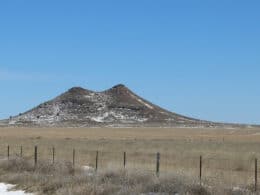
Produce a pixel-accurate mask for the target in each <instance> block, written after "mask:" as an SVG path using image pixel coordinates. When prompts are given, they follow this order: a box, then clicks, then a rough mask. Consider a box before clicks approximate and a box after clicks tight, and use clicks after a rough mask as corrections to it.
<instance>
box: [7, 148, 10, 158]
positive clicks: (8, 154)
mask: <svg viewBox="0 0 260 195" xmlns="http://www.w3.org/2000/svg"><path fill="white" fill-rule="evenodd" d="M9 158H10V146H9V145H8V146H7V159H8V160H9Z"/></svg>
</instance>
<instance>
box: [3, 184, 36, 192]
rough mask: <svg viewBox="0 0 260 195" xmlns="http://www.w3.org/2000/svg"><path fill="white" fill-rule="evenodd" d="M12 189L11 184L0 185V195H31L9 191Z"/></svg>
mask: <svg viewBox="0 0 260 195" xmlns="http://www.w3.org/2000/svg"><path fill="white" fill-rule="evenodd" d="M13 187H14V185H11V184H5V183H0V194H1V195H33V194H29V193H25V192H24V191H21V190H16V191H9V190H11V189H12V188H13Z"/></svg>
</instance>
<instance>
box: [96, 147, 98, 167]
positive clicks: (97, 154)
mask: <svg viewBox="0 0 260 195" xmlns="http://www.w3.org/2000/svg"><path fill="white" fill-rule="evenodd" d="M97 170H98V151H97V153H96V172H97Z"/></svg>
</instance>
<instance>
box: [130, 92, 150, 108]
mask: <svg viewBox="0 0 260 195" xmlns="http://www.w3.org/2000/svg"><path fill="white" fill-rule="evenodd" d="M130 95H131V96H132V97H133V98H135V99H136V100H137V101H138V102H140V103H141V104H143V105H145V106H146V107H147V108H150V109H153V106H151V105H150V104H147V103H145V102H144V101H143V100H141V99H139V98H137V97H136V96H135V95H133V94H130Z"/></svg>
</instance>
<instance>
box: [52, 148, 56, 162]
mask: <svg viewBox="0 0 260 195" xmlns="http://www.w3.org/2000/svg"><path fill="white" fill-rule="evenodd" d="M54 162H55V148H54V146H53V147H52V164H54Z"/></svg>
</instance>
